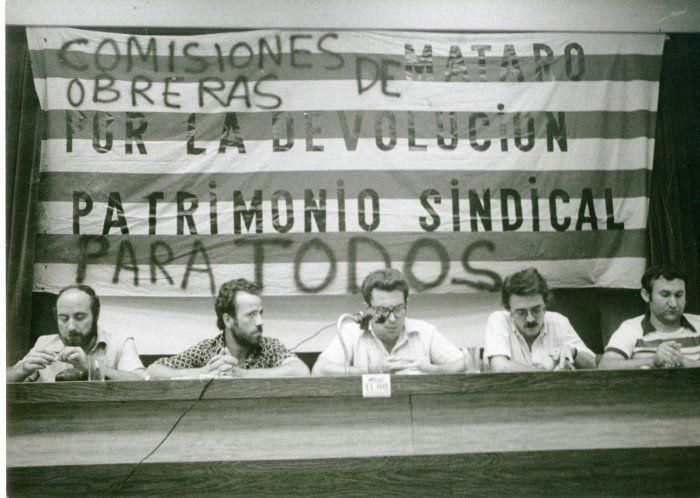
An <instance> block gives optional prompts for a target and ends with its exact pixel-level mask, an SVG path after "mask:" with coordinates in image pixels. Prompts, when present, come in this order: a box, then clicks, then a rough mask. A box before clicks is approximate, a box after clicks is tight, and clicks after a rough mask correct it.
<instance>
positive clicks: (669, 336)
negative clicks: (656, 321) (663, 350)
mask: <svg viewBox="0 0 700 498" xmlns="http://www.w3.org/2000/svg"><path fill="white" fill-rule="evenodd" d="M699 331H700V316H699V315H691V314H688V313H686V314H685V315H683V316H682V318H681V323H680V327H679V328H678V330H675V331H673V332H660V331H658V330H656V328H655V327H654V326H653V325H652V323H651V320H650V318H649V315H648V314H646V315H641V316H638V317H635V318H630V319H629V320H625V321H624V322H622V324H621V325H620V327H619V328H618V329H617V330H616V331H615V332H613V335H612V336H611V337H610V340H609V341H608V345H607V346H606V347H605V351H613V352H615V353H618V354H620V355H622V356H624V357H625V358H626V359H628V360H629V359H631V358H641V357H644V356H653V355H654V354H656V351H657V349H658V347H659V346H660V345H661V344H662V343H664V342H666V341H675V342H678V343H680V345H681V353H683V354H684V355H685V356H687V357H688V358H689V359H691V360H700V332H699Z"/></svg>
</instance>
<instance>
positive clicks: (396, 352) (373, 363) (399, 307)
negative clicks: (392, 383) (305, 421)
mask: <svg viewBox="0 0 700 498" xmlns="http://www.w3.org/2000/svg"><path fill="white" fill-rule="evenodd" d="M362 296H363V298H364V300H365V303H366V304H367V307H368V310H369V313H368V315H367V316H366V318H367V320H365V321H366V324H364V323H363V324H361V323H357V322H347V323H345V326H344V327H342V328H341V330H340V334H339V335H340V337H339V336H336V337H335V338H334V339H333V340H332V341H331V343H330V344H329V345H328V347H327V348H326V350H325V351H323V353H321V355H320V356H319V357H318V359H317V360H316V363H315V364H314V368H313V371H312V373H313V375H361V374H363V373H368V372H369V373H380V372H383V373H392V374H413V373H452V372H457V371H460V370H463V368H464V361H463V359H462V354H461V353H460V351H459V349H457V348H456V347H455V346H453V345H452V344H451V343H450V342H449V341H448V340H447V339H445V337H443V336H442V334H440V333H439V332H438V331H437V329H436V328H435V327H434V326H432V325H430V324H429V323H427V322H424V321H422V320H415V319H412V318H407V317H406V313H407V304H408V284H407V282H406V280H405V279H404V277H403V275H402V274H401V272H400V271H398V270H392V269H386V270H377V271H375V272H372V273H371V274H369V275H368V276H367V278H366V279H365V280H364V282H363V283H362ZM363 325H364V326H363Z"/></svg>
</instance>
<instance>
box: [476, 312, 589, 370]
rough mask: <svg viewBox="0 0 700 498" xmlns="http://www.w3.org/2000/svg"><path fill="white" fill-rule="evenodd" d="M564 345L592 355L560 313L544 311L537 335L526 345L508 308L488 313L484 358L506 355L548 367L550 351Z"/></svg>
mask: <svg viewBox="0 0 700 498" xmlns="http://www.w3.org/2000/svg"><path fill="white" fill-rule="evenodd" d="M564 346H572V347H574V348H576V350H577V352H578V353H587V354H589V355H590V356H593V357H595V355H594V354H593V351H591V350H590V349H589V348H588V346H586V344H585V343H584V342H583V341H582V340H581V338H580V337H579V336H578V334H577V333H576V331H575V330H574V328H573V327H572V326H571V323H569V320H568V319H567V318H566V317H565V316H563V315H560V314H559V313H555V312H553V311H547V312H545V315H544V324H543V325H542V330H541V331H540V333H539V335H538V336H537V338H536V339H535V341H534V342H533V343H532V346H531V347H529V346H528V344H527V341H526V340H525V338H524V337H523V336H522V334H521V333H520V332H518V329H517V328H516V326H515V322H513V317H512V316H511V314H510V313H509V312H508V311H505V310H500V311H495V312H493V313H491V316H489V319H488V322H487V323H486V332H485V345H484V358H486V359H488V360H490V359H491V358H493V357H494V356H505V357H506V358H508V359H509V360H511V361H515V362H518V363H522V364H525V365H530V366H535V367H539V368H546V369H548V366H549V364H550V363H551V361H552V360H551V358H550V357H549V353H550V351H552V350H553V349H560V348H563V347H564Z"/></svg>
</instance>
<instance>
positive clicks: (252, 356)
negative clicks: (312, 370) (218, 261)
mask: <svg viewBox="0 0 700 498" xmlns="http://www.w3.org/2000/svg"><path fill="white" fill-rule="evenodd" d="M214 309H215V311H216V318H217V321H216V324H217V327H218V328H219V330H221V334H219V335H217V336H216V337H214V338H212V339H205V340H204V341H201V342H200V343H198V344H196V345H194V346H192V347H191V348H189V349H187V350H185V351H183V352H181V353H179V354H177V355H175V356H171V357H168V358H161V359H159V360H158V361H156V362H155V363H153V364H152V365H150V366H149V367H148V372H149V374H150V375H151V376H152V378H154V379H172V378H187V377H197V376H199V375H208V376H221V377H299V376H305V375H309V369H308V368H307V366H306V365H305V364H304V362H303V361H301V360H300V359H299V358H298V357H297V356H296V355H295V354H293V353H292V352H290V351H288V350H287V348H285V347H284V345H283V344H282V343H281V342H280V341H278V340H277V339H274V338H271V337H263V319H262V313H263V308H262V299H260V288H259V287H258V286H257V285H256V284H254V283H253V282H249V281H247V280H245V279H243V278H239V279H237V280H232V281H230V282H226V283H225V284H223V285H222V286H221V289H220V290H219V296H218V297H217V298H216V302H215V303H214Z"/></svg>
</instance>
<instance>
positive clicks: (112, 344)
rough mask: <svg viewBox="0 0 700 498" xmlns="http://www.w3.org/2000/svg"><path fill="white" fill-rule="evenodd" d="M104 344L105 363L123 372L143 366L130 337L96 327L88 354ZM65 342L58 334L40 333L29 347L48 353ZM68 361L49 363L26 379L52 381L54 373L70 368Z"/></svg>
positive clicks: (58, 350) (60, 349)
mask: <svg viewBox="0 0 700 498" xmlns="http://www.w3.org/2000/svg"><path fill="white" fill-rule="evenodd" d="M100 344H104V346H105V350H104V351H105V363H104V364H105V365H106V366H108V367H110V368H113V369H115V370H121V371H123V372H133V371H134V370H138V369H139V368H143V363H141V359H140V358H139V354H138V351H137V350H136V344H135V343H134V339H133V338H132V337H127V336H125V335H121V334H114V333H109V332H107V331H105V330H104V329H102V328H98V329H97V341H96V343H95V346H94V347H93V348H92V349H91V350H90V352H89V353H88V355H90V354H92V353H93V352H95V351H97V350H98V346H99V345H100ZM64 347H65V344H63V341H62V340H61V337H60V336H59V335H58V334H51V335H42V336H40V337H39V338H38V339H37V340H36V344H34V347H33V348H32V349H31V351H30V353H31V352H33V351H46V352H48V353H59V352H60V351H62V350H63V348H64ZM71 367H72V365H71V364H70V363H66V362H63V361H54V362H53V363H51V364H50V365H47V366H45V367H44V368H42V369H41V370H38V371H37V372H35V373H34V374H33V375H31V376H30V377H28V378H27V379H26V380H27V381H38V382H54V381H55V380H56V374H58V373H60V372H62V371H64V370H67V369H69V368H71Z"/></svg>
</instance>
